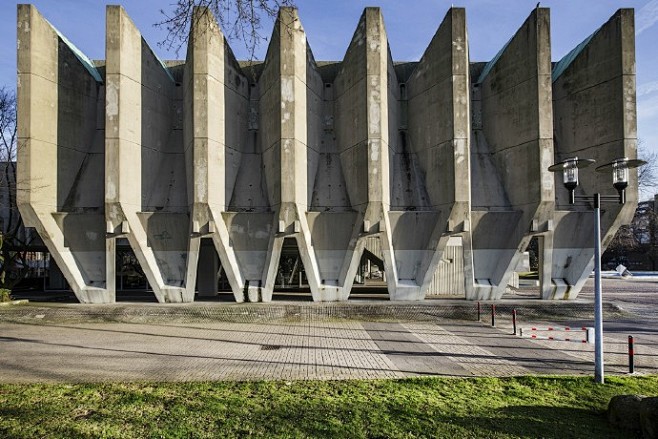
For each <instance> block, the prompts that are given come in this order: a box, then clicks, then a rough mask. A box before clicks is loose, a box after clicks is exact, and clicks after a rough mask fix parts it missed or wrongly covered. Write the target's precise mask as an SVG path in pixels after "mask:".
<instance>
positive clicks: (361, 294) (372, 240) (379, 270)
mask: <svg viewBox="0 0 658 439" xmlns="http://www.w3.org/2000/svg"><path fill="white" fill-rule="evenodd" d="M389 299H390V296H389V294H388V288H387V285H386V271H385V269H384V252H383V251H382V245H381V240H380V239H379V237H376V236H375V237H368V238H366V246H365V249H364V250H363V254H362V255H361V260H360V261H359V268H358V269H357V272H356V276H355V277H354V285H353V286H352V291H351V292H350V300H389Z"/></svg>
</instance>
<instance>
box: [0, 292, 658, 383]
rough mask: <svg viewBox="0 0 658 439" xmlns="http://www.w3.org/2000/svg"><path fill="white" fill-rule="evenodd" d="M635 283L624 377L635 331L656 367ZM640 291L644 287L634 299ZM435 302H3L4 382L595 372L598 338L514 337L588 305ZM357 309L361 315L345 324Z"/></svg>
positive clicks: (577, 320) (655, 329)
mask: <svg viewBox="0 0 658 439" xmlns="http://www.w3.org/2000/svg"><path fill="white" fill-rule="evenodd" d="M622 286H623V285H622ZM629 288H630V289H629V290H628V291H627V292H626V293H624V291H625V290H623V288H620V289H619V291H618V292H617V296H615V295H614V294H611V293H609V294H610V297H611V298H612V299H613V300H615V301H617V302H619V303H621V304H622V305H624V306H626V305H627V303H630V304H632V306H633V312H631V313H629V312H622V313H619V312H618V311H617V310H618V309H619V306H617V305H615V304H608V305H609V306H608V307H607V308H606V309H607V310H608V312H607V313H606V322H605V325H604V329H605V330H606V332H605V335H604V352H605V363H606V373H607V374H624V373H626V372H627V368H628V366H627V355H626V353H627V344H626V343H627V335H628V334H631V333H632V334H634V335H635V342H636V352H637V355H636V359H635V364H636V371H637V372H638V373H653V374H655V373H658V319H657V318H655V317H654V315H653V313H654V312H655V309H654V307H655V305H656V303H655V302H656V296H658V289H655V284H654V285H648V284H645V285H644V287H643V288H644V290H643V289H642V288H641V287H637V286H633V287H632V288H631V287H629ZM631 290H633V291H636V292H637V291H640V293H641V294H639V295H638V294H636V295H635V296H631V294H632V292H631ZM587 294H588V293H587V292H585V294H584V296H585V297H586V296H587ZM636 297H644V299H642V300H643V301H639V300H636V299H635V298H636ZM434 302H435V303H434V304H431V303H430V304H423V305H418V304H413V305H408V304H392V303H390V302H380V303H363V304H362V303H360V304H356V305H350V304H339V305H335V304H327V305H322V304H320V305H318V304H307V305H299V304H295V303H289V304H283V303H281V304H276V305H274V306H272V307H267V306H266V305H258V306H255V307H252V308H250V305H234V304H210V305H208V304H205V305H204V304H194V305H180V306H178V305H167V306H161V305H157V304H124V305H112V306H83V305H74V304H71V305H46V304H30V305H28V306H16V307H12V308H13V309H8V308H4V309H2V310H1V311H0V352H2V355H1V356H0V367H1V368H2V370H3V373H2V374H1V375H0V382H99V381H212V380H261V379H276V380H310V379H313V380H316V379H317V380H330V379H331V380H333V379H376V378H401V377H408V376H427V375H439V376H458V377H471V376H511V375H526V374H580V375H591V374H593V369H594V365H593V356H594V354H593V351H594V345H593V344H582V343H570V342H560V341H549V340H533V339H528V338H521V337H518V336H515V335H513V334H512V325H511V320H510V318H509V313H508V312H507V311H506V310H507V309H508V308H509V309H511V308H518V309H522V310H523V312H522V313H520V326H529V325H531V326H540V325H548V324H551V323H550V322H555V321H556V320H555V319H553V318H552V317H555V316H556V315H559V316H562V321H561V323H560V324H569V325H571V324H575V325H580V326H583V325H588V326H590V325H591V324H592V322H591V316H589V315H587V313H586V312H585V311H584V310H585V309H587V308H588V307H589V308H591V303H589V304H588V303H586V302H580V303H578V302H573V303H567V304H565V303H564V302H562V303H561V304H559V305H558V304H546V303H538V304H537V305H533V303H537V302H532V301H518V302H513V301H512V302H509V301H508V302H504V303H503V302H501V303H500V306H499V307H498V309H499V313H500V315H499V318H498V319H497V323H496V327H492V326H491V325H490V320H489V317H488V315H487V314H484V315H483V321H482V322H478V321H476V318H475V314H473V309H472V308H473V304H472V303H465V302H464V301H462V302H460V303H458V304H457V306H456V308H454V307H452V305H451V304H450V303H446V302H439V301H434ZM643 303H644V305H643ZM350 307H352V310H353V311H354V312H353V314H354V317H355V318H353V319H346V318H344V317H345V315H347V314H349V313H350ZM551 307H553V308H551ZM622 307H623V306H622ZM558 308H559V309H558ZM455 309H456V310H455ZM551 310H553V311H555V310H557V311H555V312H553V311H551ZM451 312H452V313H454V315H453V317H452V318H450V317H449V314H450V313H451ZM396 315H397V318H394V316H396ZM446 316H448V317H446ZM541 317H550V318H549V319H545V320H542V319H541ZM569 318H571V320H572V323H569V322H568V319H569Z"/></svg>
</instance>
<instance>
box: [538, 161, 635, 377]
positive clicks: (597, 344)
mask: <svg viewBox="0 0 658 439" xmlns="http://www.w3.org/2000/svg"><path fill="white" fill-rule="evenodd" d="M593 163H594V160H592V159H579V158H578V157H574V158H570V159H567V160H564V161H562V162H559V163H556V164H554V165H552V166H550V167H549V168H548V170H549V171H551V172H562V176H563V183H564V187H565V188H567V190H568V191H569V204H574V203H575V202H576V200H580V201H587V202H591V203H592V204H593V205H594V381H595V382H597V383H603V382H604V372H603V301H602V295H601V201H602V200H603V201H615V202H618V203H619V204H624V203H625V202H626V188H627V187H628V170H629V169H632V168H637V167H638V166H642V165H644V164H646V162H645V161H643V160H629V159H628V158H626V157H624V158H620V159H616V160H614V161H612V162H610V163H608V164H605V165H603V166H599V167H597V168H596V171H597V172H606V171H607V172H610V171H612V185H613V187H614V188H615V189H617V192H618V194H619V195H618V196H609V195H608V196H606V195H601V194H599V193H596V194H594V195H592V196H587V195H576V193H575V191H576V188H577V187H578V169H582V168H586V167H588V166H590V165H591V164H593Z"/></svg>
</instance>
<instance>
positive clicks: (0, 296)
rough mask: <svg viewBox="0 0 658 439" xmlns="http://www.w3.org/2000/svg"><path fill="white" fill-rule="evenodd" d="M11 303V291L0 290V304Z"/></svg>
mask: <svg viewBox="0 0 658 439" xmlns="http://www.w3.org/2000/svg"><path fill="white" fill-rule="evenodd" d="M9 301H11V290H8V289H6V288H0V302H9Z"/></svg>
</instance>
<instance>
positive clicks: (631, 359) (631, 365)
mask: <svg viewBox="0 0 658 439" xmlns="http://www.w3.org/2000/svg"><path fill="white" fill-rule="evenodd" d="M628 373H635V350H634V347H633V336H632V335H629V336H628Z"/></svg>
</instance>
